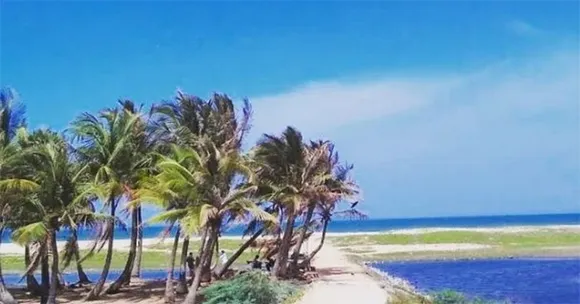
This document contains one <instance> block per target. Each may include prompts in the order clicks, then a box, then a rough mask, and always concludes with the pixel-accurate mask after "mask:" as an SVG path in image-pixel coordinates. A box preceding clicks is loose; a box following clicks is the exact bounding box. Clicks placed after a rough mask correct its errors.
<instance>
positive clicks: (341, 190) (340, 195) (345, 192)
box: [302, 156, 367, 265]
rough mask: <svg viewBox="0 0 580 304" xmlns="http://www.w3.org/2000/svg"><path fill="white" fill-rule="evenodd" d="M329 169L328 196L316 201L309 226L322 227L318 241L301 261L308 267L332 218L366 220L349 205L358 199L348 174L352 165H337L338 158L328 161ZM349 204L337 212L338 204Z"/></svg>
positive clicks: (356, 190) (365, 216)
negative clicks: (312, 218)
mask: <svg viewBox="0 0 580 304" xmlns="http://www.w3.org/2000/svg"><path fill="white" fill-rule="evenodd" d="M329 160H330V161H331V162H329V163H328V165H329V166H328V167H327V168H329V169H331V170H332V178H331V179H330V180H329V181H328V183H327V186H328V187H329V188H330V190H331V191H330V192H329V193H328V195H325V196H322V197H320V199H319V200H317V204H316V207H315V212H314V216H315V217H316V219H315V220H314V222H313V223H310V225H312V226H314V228H320V227H322V228H321V229H322V234H321V237H320V241H319V243H318V245H317V246H316V247H315V249H314V250H313V251H312V252H310V254H309V255H308V256H307V257H306V258H305V259H304V260H303V261H302V265H309V264H310V261H312V259H313V258H314V257H315V256H316V255H317V254H318V252H320V250H321V249H322V247H323V246H324V242H325V239H326V232H327V229H328V224H329V223H330V222H331V221H332V220H333V219H334V218H343V219H344V218H346V219H349V220H361V219H365V218H367V215H366V214H364V213H363V212H361V211H359V210H358V209H356V208H355V205H357V204H356V203H351V202H352V201H353V200H356V199H357V198H358V195H359V194H360V190H359V187H358V185H357V184H356V183H355V182H354V180H353V179H352V177H351V176H350V173H351V171H352V169H353V168H354V166H353V165H349V164H344V165H340V164H339V163H338V156H336V157H335V158H332V159H329ZM343 202H346V203H349V204H350V206H349V208H346V209H342V210H337V207H338V206H339V205H340V203H343Z"/></svg>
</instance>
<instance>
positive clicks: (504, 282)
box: [370, 259, 580, 304]
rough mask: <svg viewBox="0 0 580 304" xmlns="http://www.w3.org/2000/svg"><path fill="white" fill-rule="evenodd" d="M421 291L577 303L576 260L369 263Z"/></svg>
mask: <svg viewBox="0 0 580 304" xmlns="http://www.w3.org/2000/svg"><path fill="white" fill-rule="evenodd" d="M370 266H372V267H375V268H377V269H379V270H381V271H385V272H388V273H390V274H391V275H394V276H398V277H402V278H405V279H406V280H408V281H409V282H411V283H412V284H413V285H414V286H416V287H417V288H418V289H420V290H422V291H425V292H432V291H438V290H442V289H453V290H456V291H459V292H463V293H466V294H468V295H471V296H479V297H484V298H487V299H498V300H499V299H504V300H506V299H507V300H509V301H511V302H513V303H537V304H540V303H546V304H572V303H580V259H501V260H498V259H489V260H472V261H467V260H461V261H413V262H395V263H391V262H389V263H372V264H370Z"/></svg>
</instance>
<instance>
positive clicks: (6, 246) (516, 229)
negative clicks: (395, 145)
mask: <svg viewBox="0 0 580 304" xmlns="http://www.w3.org/2000/svg"><path fill="white" fill-rule="evenodd" d="M540 230H567V231H577V232H579V233H580V225H552V226H511V227H494V228H418V229H401V230H390V231H382V232H340V233H334V232H333V233H327V236H329V237H333V236H349V235H351V236H352V235H376V234H385V233H392V234H422V233H429V232H436V231H478V232H497V233H520V232H530V231H540ZM319 236H320V233H316V234H314V235H313V237H312V239H317V238H318V237H319ZM221 238H222V239H230V240H236V239H242V237H241V236H223V237H221ZM197 239H199V238H196V237H193V238H192V240H197ZM130 242H131V241H130V240H128V239H122V240H115V241H114V242H113V247H114V248H115V249H116V250H128V249H129V245H130ZM161 242H163V243H167V244H170V243H171V242H172V239H171V238H165V239H164V240H162V239H160V238H147V239H143V246H144V247H147V246H151V245H155V244H158V243H161ZM327 243H328V242H327ZM64 244H65V242H63V241H60V242H58V246H59V248H63V247H64ZM92 244H93V242H92V241H79V248H80V249H88V248H90V247H91V246H92ZM465 245H467V246H465ZM469 245H470V244H435V245H427V244H425V245H422V244H419V245H393V246H391V245H388V246H391V247H384V248H383V250H387V251H383V253H389V252H401V251H431V250H435V251H437V250H441V251H449V250H455V249H453V248H457V250H468V249H480V248H473V246H472V248H468V247H469ZM471 245H475V244H471ZM385 246H387V245H385ZM400 246H406V247H405V248H404V250H403V248H402V247H400ZM434 246H435V247H434ZM437 246H439V247H437ZM446 246H447V247H446ZM433 248H436V249H433ZM438 248H445V249H438ZM449 248H451V249H449ZM147 250H151V249H147ZM389 250H390V251H389ZM0 254H11V255H21V254H24V247H21V246H19V245H17V244H14V243H2V244H1V245H0Z"/></svg>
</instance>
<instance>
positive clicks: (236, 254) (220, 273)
mask: <svg viewBox="0 0 580 304" xmlns="http://www.w3.org/2000/svg"><path fill="white" fill-rule="evenodd" d="M262 232H264V229H260V230H258V231H256V233H254V235H252V237H251V238H250V239H248V240H247V241H246V242H245V243H244V244H242V246H240V248H238V250H236V252H234V254H233V255H232V256H231V257H230V258H229V259H228V261H227V262H226V263H225V264H224V265H222V267H220V268H218V271H217V272H216V277H217V278H221V277H222V276H223V275H224V274H225V273H226V271H227V270H228V268H229V267H230V266H232V264H233V263H234V262H235V261H236V260H237V259H238V258H239V257H240V255H242V253H244V251H245V250H246V249H248V247H250V245H252V243H253V242H254V241H255V240H256V239H257V238H258V237H259V236H260V235H262Z"/></svg>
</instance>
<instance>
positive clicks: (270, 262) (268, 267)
mask: <svg viewBox="0 0 580 304" xmlns="http://www.w3.org/2000/svg"><path fill="white" fill-rule="evenodd" d="M275 263H276V261H274V259H272V258H268V262H267V263H266V270H268V271H271V270H272V268H273V267H274V264H275Z"/></svg>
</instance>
